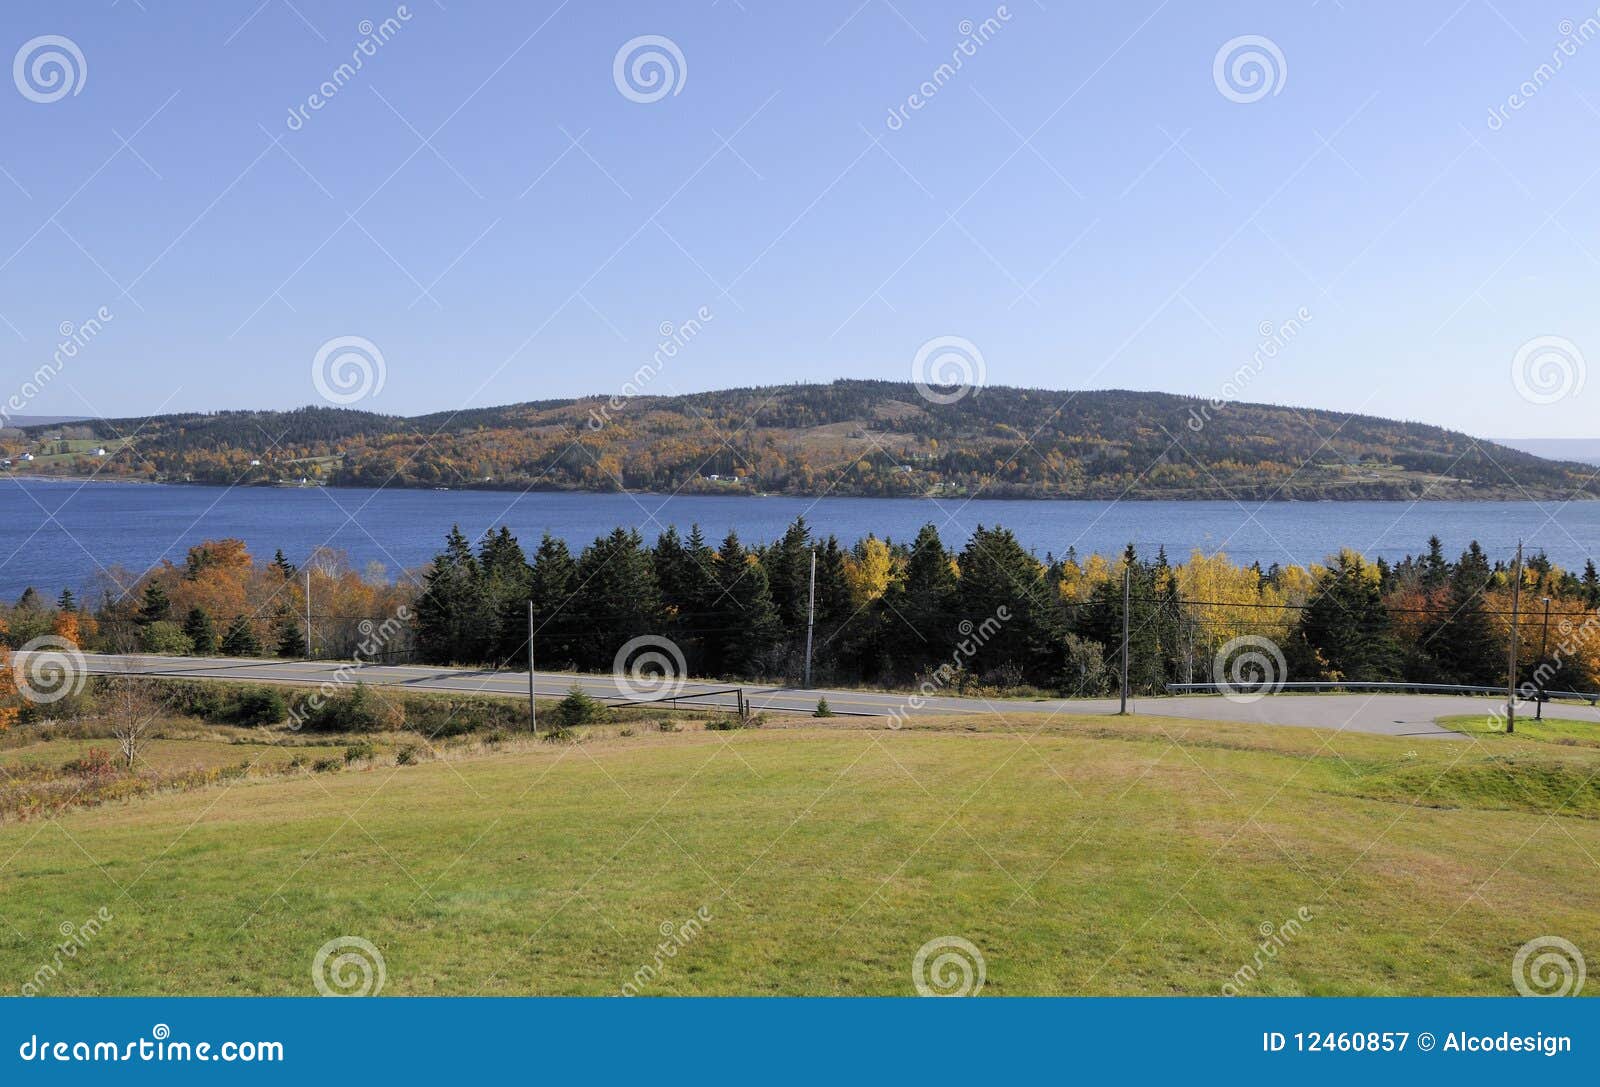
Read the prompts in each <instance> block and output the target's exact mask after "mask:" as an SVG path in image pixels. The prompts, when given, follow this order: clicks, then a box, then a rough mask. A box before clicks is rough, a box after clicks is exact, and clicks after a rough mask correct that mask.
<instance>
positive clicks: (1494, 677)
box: [1418, 540, 1506, 686]
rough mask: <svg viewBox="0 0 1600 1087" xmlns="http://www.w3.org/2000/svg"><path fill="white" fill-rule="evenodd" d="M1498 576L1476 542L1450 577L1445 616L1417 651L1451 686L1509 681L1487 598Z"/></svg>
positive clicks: (1430, 628)
mask: <svg viewBox="0 0 1600 1087" xmlns="http://www.w3.org/2000/svg"><path fill="white" fill-rule="evenodd" d="M1493 576H1494V575H1493V574H1492V573H1491V571H1490V569H1489V560H1488V558H1487V557H1486V556H1485V555H1484V553H1483V549H1482V548H1481V547H1479V546H1478V542H1477V541H1476V540H1474V541H1473V542H1472V544H1471V546H1470V547H1469V548H1468V549H1467V551H1466V553H1465V554H1463V555H1462V556H1461V561H1460V562H1458V563H1456V566H1455V569H1454V570H1453V571H1452V572H1451V575H1450V580H1449V583H1448V586H1447V589H1448V592H1447V594H1446V597H1445V600H1444V605H1443V611H1444V614H1443V616H1441V617H1437V618H1435V619H1434V620H1433V621H1432V622H1431V623H1429V624H1428V632H1427V634H1426V636H1425V637H1424V638H1423V640H1422V643H1421V645H1420V646H1419V647H1418V648H1419V649H1421V650H1423V651H1425V652H1426V653H1427V654H1428V655H1429V656H1430V657H1431V658H1432V660H1433V661H1434V662H1435V664H1436V666H1437V668H1438V670H1439V672H1440V674H1442V675H1443V676H1444V677H1446V682H1450V683H1467V684H1474V685H1479V686H1494V685H1496V684H1500V683H1503V682H1504V680H1505V666H1506V646H1505V641H1504V639H1503V638H1502V637H1501V635H1500V632H1499V631H1498V630H1497V629H1496V628H1495V625H1494V623H1493V621H1492V620H1491V617H1490V616H1489V614H1488V607H1487V604H1486V602H1485V599H1484V593H1485V592H1486V591H1487V590H1488V588H1489V585H1490V582H1491V581H1492V580H1493Z"/></svg>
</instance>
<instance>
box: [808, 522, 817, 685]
mask: <svg viewBox="0 0 1600 1087" xmlns="http://www.w3.org/2000/svg"><path fill="white" fill-rule="evenodd" d="M816 627H817V551H816V548H812V549H811V602H810V603H809V604H808V605H807V606H806V686H807V687H809V686H811V635H812V633H813V632H814V631H815V630H816Z"/></svg>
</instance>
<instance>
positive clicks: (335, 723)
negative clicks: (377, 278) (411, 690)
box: [305, 682, 406, 732]
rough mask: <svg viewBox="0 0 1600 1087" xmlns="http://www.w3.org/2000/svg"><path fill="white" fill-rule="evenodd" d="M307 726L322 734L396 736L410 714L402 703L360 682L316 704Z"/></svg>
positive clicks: (306, 717) (307, 716)
mask: <svg viewBox="0 0 1600 1087" xmlns="http://www.w3.org/2000/svg"><path fill="white" fill-rule="evenodd" d="M305 723H306V727H307V728H310V729H314V730H316V731H318V732H396V731H398V730H400V729H401V728H404V727H405V723H406V711H405V707H404V706H403V705H401V704H400V703H399V702H397V701H394V700H392V699H389V698H386V697H384V696H383V695H379V694H375V693H373V691H372V689H371V688H370V687H368V686H367V685H366V684H365V683H360V682H357V683H356V684H355V685H354V686H353V687H349V688H346V689H345V690H342V691H335V692H334V693H333V694H332V695H331V696H329V697H328V698H326V699H322V700H321V701H320V702H313V703H312V704H311V706H310V709H309V710H308V711H306V713H305Z"/></svg>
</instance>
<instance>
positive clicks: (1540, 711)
mask: <svg viewBox="0 0 1600 1087" xmlns="http://www.w3.org/2000/svg"><path fill="white" fill-rule="evenodd" d="M1543 599H1544V627H1543V628H1542V633H1541V634H1540V635H1539V671H1538V672H1537V675H1538V676H1540V677H1541V678H1540V679H1539V701H1538V702H1536V703H1534V706H1533V719H1534V720H1535V721H1543V720H1544V682H1545V681H1544V679H1543V678H1542V677H1543V676H1545V675H1547V674H1548V673H1546V672H1545V670H1544V662H1545V656H1544V654H1545V650H1547V649H1549V648H1550V598H1549V597H1548V596H1547V597H1544V598H1543Z"/></svg>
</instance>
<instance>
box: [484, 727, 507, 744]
mask: <svg viewBox="0 0 1600 1087" xmlns="http://www.w3.org/2000/svg"><path fill="white" fill-rule="evenodd" d="M483 742H484V746H486V747H499V746H500V745H501V744H503V743H505V742H506V732H505V730H504V729H499V728H496V729H490V730H489V731H488V732H487V733H485V734H484V737H483Z"/></svg>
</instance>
